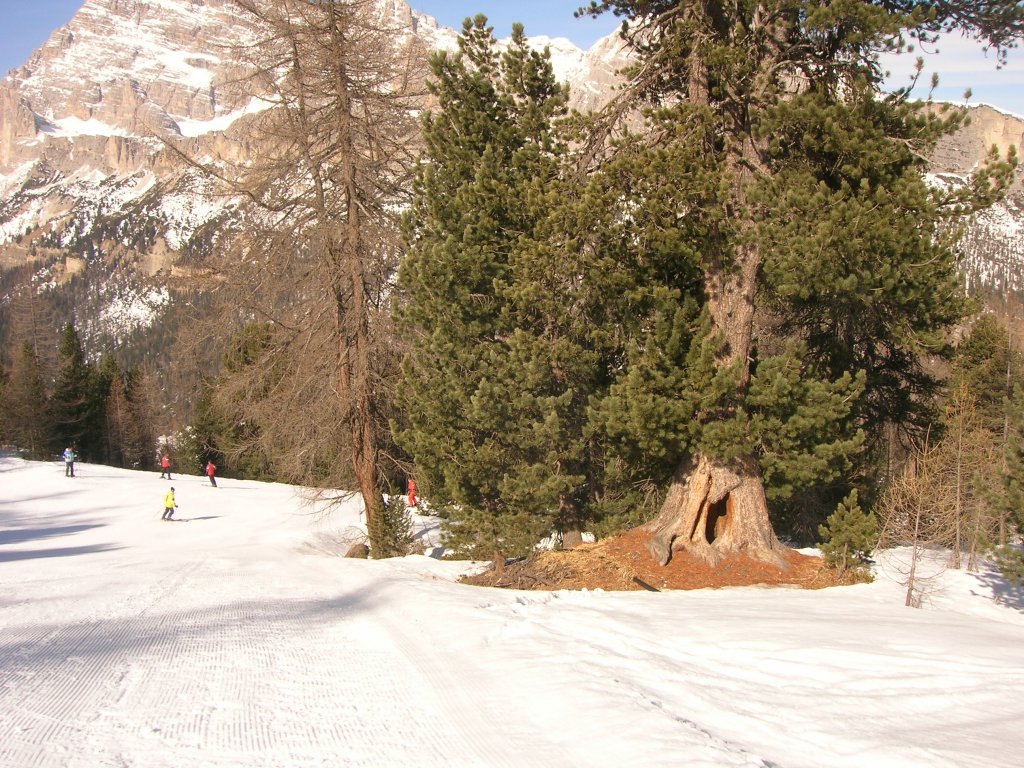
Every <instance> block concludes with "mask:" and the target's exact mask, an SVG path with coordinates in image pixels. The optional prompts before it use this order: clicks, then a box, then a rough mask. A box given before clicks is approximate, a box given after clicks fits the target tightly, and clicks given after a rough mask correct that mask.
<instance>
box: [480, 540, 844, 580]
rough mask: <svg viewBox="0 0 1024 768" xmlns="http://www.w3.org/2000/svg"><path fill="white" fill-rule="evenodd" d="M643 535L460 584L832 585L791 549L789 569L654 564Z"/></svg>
mask: <svg viewBox="0 0 1024 768" xmlns="http://www.w3.org/2000/svg"><path fill="white" fill-rule="evenodd" d="M647 540H648V534H647V533H646V532H645V531H643V530H642V529H639V528H637V529H634V530H632V531H629V532H627V533H625V534H623V535H621V536H618V537H616V538H613V539H604V540H602V541H599V542H597V543H596V544H584V545H582V546H580V547H577V548H576V549H571V550H562V551H555V552H542V553H540V554H539V555H537V556H536V557H534V558H530V559H529V560H525V561H522V562H516V563H511V564H509V565H507V566H506V567H505V572H504V573H503V574H498V573H497V572H496V571H495V570H494V569H489V570H487V571H484V572H483V573H480V574H476V575H474V576H467V577H465V578H463V579H462V581H463V582H464V583H467V584H474V585H477V586H487V587H509V588H512V589H537V590H553V589H604V590H608V591H611V590H618V591H622V590H642V589H647V590H657V591H661V590H669V589H703V588H706V587H739V586H750V585H754V584H764V585H768V586H788V587H802V588H804V589H821V588H823V587H831V586H836V585H837V584H838V583H840V582H839V581H837V579H836V577H835V574H834V572H832V571H831V570H829V569H828V568H826V567H825V565H824V563H823V562H822V560H821V558H818V557H810V556H807V555H802V554H800V553H799V552H796V551H795V550H792V549H787V550H785V551H783V552H782V556H783V559H785V561H786V562H787V563H789V568H787V569H785V570H782V569H779V568H776V567H775V566H773V565H769V564H768V563H763V562H761V561H759V560H755V559H753V558H751V557H749V556H747V555H742V554H740V555H734V556H732V557H730V558H727V559H726V560H723V561H722V562H721V563H719V564H718V565H717V566H716V567H714V568H712V567H710V566H708V565H707V564H706V563H704V562H703V561H702V560H700V559H698V558H694V557H692V556H690V555H687V554H684V553H681V552H676V553H675V554H673V556H672V559H671V560H670V561H669V563H668V565H665V566H661V565H659V564H658V563H657V562H656V561H655V560H654V558H653V557H651V554H650V553H649V552H648V551H647Z"/></svg>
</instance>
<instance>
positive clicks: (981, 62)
mask: <svg viewBox="0 0 1024 768" xmlns="http://www.w3.org/2000/svg"><path fill="white" fill-rule="evenodd" d="M0 2H3V5H4V6H5V7H4V9H3V17H2V19H3V23H2V24H0V74H3V73H6V72H7V70H9V69H11V68H12V67H16V66H19V65H20V64H23V63H24V62H25V61H26V60H27V59H28V57H29V55H30V54H31V53H32V51H33V50H35V49H36V48H38V47H39V46H40V45H42V44H43V42H45V40H46V39H47V38H48V37H49V35H50V33H51V32H52V31H53V30H55V29H57V28H58V27H60V26H62V25H64V24H66V23H67V22H68V21H69V20H70V19H71V17H72V16H73V15H74V14H75V11H77V10H78V9H79V8H80V7H81V6H82V3H83V0H0ZM411 4H412V5H413V7H415V8H416V9H417V10H419V11H422V12H423V13H427V14H430V15H431V16H433V17H434V18H435V19H437V20H438V21H439V22H440V23H441V24H444V25H446V26H449V27H452V28H454V29H459V28H460V27H461V26H462V20H463V19H464V18H465V17H466V16H472V15H474V14H476V13H484V14H486V15H487V17H488V19H489V20H490V22H491V24H492V25H493V26H494V28H495V33H496V34H497V35H498V36H499V37H504V36H506V35H507V34H508V33H509V32H510V31H511V28H512V24H513V22H516V21H521V22H522V23H523V24H524V25H525V26H526V33H527V34H528V35H547V36H549V37H559V36H561V37H568V38H569V39H570V40H572V41H573V42H574V43H576V44H577V45H578V46H580V47H581V48H588V47H589V46H590V45H591V44H592V43H593V42H594V41H595V40H596V39H598V38H599V37H602V36H603V35H605V34H608V33H609V32H611V31H612V30H613V29H614V28H615V27H616V26H617V23H616V20H615V19H614V17H612V16H610V15H609V16H605V17H602V18H600V19H598V20H597V21H594V20H592V19H589V18H583V19H575V18H573V11H574V10H575V9H576V8H577V7H579V6H580V5H583V4H584V3H583V1H582V0H412V3H411ZM922 53H926V55H925V66H926V73H927V74H926V75H925V77H924V78H922V83H923V84H924V87H919V88H918V91H916V92H915V93H916V94H917V95H919V96H922V97H923V96H924V95H925V90H924V88H926V87H927V85H928V83H929V82H930V80H931V73H932V72H937V73H938V74H939V81H940V87H939V89H938V90H937V91H936V93H935V98H936V99H941V100H949V101H960V100H961V98H962V96H963V93H964V91H965V90H966V89H967V88H968V87H969V88H971V90H972V91H973V96H972V98H971V102H972V103H987V104H992V105H994V106H997V107H1000V108H1001V109H1004V110H1006V111H1009V112H1013V113H1014V114H1017V115H1021V116H1024V51H1022V50H1019V49H1018V50H1014V51H1011V52H1010V63H1009V65H1008V66H1007V67H1005V68H1004V69H1002V70H996V67H995V59H994V57H993V56H992V54H989V55H988V56H987V57H986V55H985V54H984V53H982V51H981V50H980V49H979V48H978V46H977V45H974V44H964V43H962V42H961V41H959V40H950V41H946V42H944V43H943V44H942V45H941V46H940V47H939V50H938V52H934V51H929V52H922ZM913 58H914V57H913V56H911V57H905V58H904V63H896V64H892V65H890V69H891V70H892V71H893V73H894V76H893V79H892V81H891V82H893V83H894V84H903V83H904V82H905V81H906V76H907V74H909V72H910V70H911V69H912V67H913Z"/></svg>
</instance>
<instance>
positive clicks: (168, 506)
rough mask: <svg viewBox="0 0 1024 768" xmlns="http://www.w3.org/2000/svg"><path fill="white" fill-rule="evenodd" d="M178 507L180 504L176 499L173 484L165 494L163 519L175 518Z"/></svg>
mask: <svg viewBox="0 0 1024 768" xmlns="http://www.w3.org/2000/svg"><path fill="white" fill-rule="evenodd" d="M177 508H178V504H177V503H176V502H175V501H174V486H173V485H172V486H171V490H169V491H168V492H167V493H165V494H164V516H163V517H162V518H160V519H161V520H173V519H174V510H176V509H177Z"/></svg>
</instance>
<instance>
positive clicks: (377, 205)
mask: <svg viewBox="0 0 1024 768" xmlns="http://www.w3.org/2000/svg"><path fill="white" fill-rule="evenodd" d="M236 3H237V5H238V6H239V7H240V8H242V9H243V10H245V11H246V12H248V13H249V14H251V15H252V17H253V18H254V19H255V20H257V21H258V23H259V25H260V28H262V29H263V30H264V32H265V34H264V36H263V37H262V39H260V41H259V44H258V45H249V46H246V47H245V48H244V49H242V50H239V51H238V52H237V56H236V57H235V58H236V60H237V61H238V62H239V64H240V65H247V66H248V67H249V70H250V72H251V77H252V78H253V79H254V81H255V82H257V83H258V84H259V87H260V91H261V92H263V93H267V94H270V95H269V96H268V100H270V101H271V102H272V103H273V104H274V107H275V108H274V109H268V110H265V111H263V112H261V113H258V114H256V115H253V116H251V117H250V118H249V121H250V122H249V125H250V127H251V129H252V131H253V135H254V136H258V137H259V143H260V146H261V151H260V152H259V153H257V155H256V157H255V158H254V159H253V160H252V161H251V162H247V163H246V164H244V165H238V164H232V163H231V162H229V161H227V160H224V159H221V158H216V157H214V158H204V160H203V162H202V163H200V161H199V160H194V161H193V162H195V164H196V165H197V166H200V167H202V168H203V169H204V170H205V171H206V172H207V173H209V174H210V175H211V177H213V178H216V179H218V180H219V181H220V182H221V183H222V185H223V189H222V191H223V192H224V193H226V194H232V195H234V196H235V197H236V198H237V199H240V200H243V201H244V205H243V206H242V207H241V208H240V209H239V211H240V217H241V218H240V219H239V221H238V222H237V224H236V225H235V227H234V230H233V232H232V236H231V237H230V239H229V241H230V242H227V240H228V238H225V242H222V247H220V248H219V250H218V251H217V252H216V253H214V254H212V255H211V257H210V258H211V263H214V264H215V265H216V266H217V268H218V271H219V272H220V273H221V274H222V275H223V276H224V279H223V280H222V281H220V282H219V283H218V285H217V287H216V289H215V290H214V291H213V293H212V298H211V302H212V303H213V304H214V306H215V307H216V308H217V312H218V314H216V320H215V321H214V322H213V323H211V324H210V325H211V326H212V327H213V328H215V329H217V332H218V333H219V334H222V335H224V332H225V329H228V332H227V334H226V336H227V339H226V343H225V342H221V346H222V348H223V349H224V354H223V357H222V365H221V368H220V371H219V373H218V374H217V375H216V376H214V377H211V378H209V379H208V380H207V381H206V382H205V384H204V387H203V389H202V393H201V394H202V397H201V400H200V406H199V407H198V408H197V410H196V415H195V418H194V420H193V424H192V425H191V427H190V430H191V431H190V433H189V434H190V436H191V437H190V439H192V440H196V441H198V442H199V443H200V444H202V445H205V446H209V447H211V448H215V449H216V450H218V451H220V452H222V453H223V454H224V455H225V456H226V457H227V460H228V461H229V463H232V464H233V465H235V466H238V467H244V468H245V470H244V471H245V472H247V473H249V474H251V475H253V476H259V477H266V478H274V479H282V480H287V481H290V482H296V483H300V484H303V485H307V486H311V487H322V488H346V487H347V488H352V489H353V490H354V491H356V492H358V493H359V494H360V495H361V496H362V499H363V501H364V503H365V506H366V513H367V526H368V533H369V539H370V546H371V550H372V552H373V554H374V556H378V557H379V556H386V555H388V554H391V553H393V552H394V551H395V547H394V545H393V541H394V537H393V536H392V535H391V527H392V526H393V525H394V524H395V523H394V521H395V520H397V519H399V518H397V517H396V516H394V515H389V513H388V506H387V504H386V503H385V496H386V495H387V494H389V493H390V494H394V493H395V492H396V491H400V490H401V489H402V487H403V485H404V483H405V481H406V480H407V479H408V478H410V477H412V478H415V480H416V482H417V484H418V486H419V488H420V491H421V493H422V494H423V495H424V496H425V497H426V498H428V499H429V501H430V504H431V509H432V511H434V512H436V513H438V514H439V515H441V516H442V517H443V518H444V520H445V526H446V531H447V534H448V536H449V544H450V546H451V547H452V548H453V549H455V550H458V551H461V552H463V553H465V554H467V555H471V556H476V557H492V558H493V559H494V561H495V563H496V564H500V563H502V562H504V560H505V559H506V558H507V557H510V556H521V555H526V554H528V553H529V552H530V551H532V549H533V548H534V547H535V546H536V545H537V543H538V541H540V540H541V539H544V538H546V537H548V536H551V535H552V534H554V535H555V536H561V537H565V538H566V539H569V538H572V537H576V536H578V534H579V533H580V532H581V531H584V530H588V531H593V532H596V533H597V534H598V535H611V534H614V533H615V532H617V531H621V530H623V529H625V528H627V527H633V526H644V527H645V529H646V531H647V532H648V534H649V540H650V549H651V554H652V556H653V557H655V558H657V559H658V560H659V561H661V562H663V563H664V562H667V561H668V560H669V559H670V558H671V557H672V556H673V554H674V553H676V552H679V551H686V552H688V553H691V554H694V555H696V556H699V557H702V558H704V559H705V560H708V561H710V562H717V561H719V560H721V559H722V558H725V557H728V556H729V555H731V554H733V553H736V552H744V553H746V554H750V555H752V556H754V557H758V558H761V559H763V560H766V561H769V562H774V563H779V564H781V562H782V560H781V554H780V553H781V552H782V550H783V547H782V545H781V544H780V542H779V539H778V538H777V533H784V534H786V535H787V536H788V537H790V538H792V539H795V540H799V541H810V540H814V539H817V538H819V537H824V538H825V539H827V542H828V543H829V545H830V549H829V551H830V553H831V556H833V558H834V559H835V561H836V562H837V563H848V562H856V561H857V559H858V558H859V557H862V556H864V553H865V551H866V550H869V549H870V547H869V546H867V545H866V544H865V541H866V540H867V539H871V538H872V537H877V534H876V533H875V532H874V531H876V530H878V529H881V531H882V532H883V533H884V534H885V536H886V537H888V538H887V540H888V541H904V540H907V537H908V536H909V535H910V532H912V533H914V535H915V538H914V539H913V541H915V542H921V541H925V540H926V537H925V532H927V531H932V534H929V535H932V537H933V539H934V541H937V542H939V541H941V543H942V544H944V545H946V546H950V547H951V548H955V550H956V552H957V553H960V552H965V553H967V556H968V557H970V556H971V553H972V552H973V553H978V552H981V551H987V550H988V549H989V548H990V547H991V546H993V545H999V544H1002V545H1008V544H1010V543H1012V542H1013V541H1014V537H1015V536H1017V535H1019V532H1020V526H1021V520H1020V514H1021V511H1020V510H1021V506H1020V504H1019V503H1018V500H1019V490H1018V485H1019V477H1020V475H1019V468H1020V460H1021V454H1020V450H1021V448H1020V446H1021V440H1020V435H1021V431H1022V429H1024V425H1022V423H1021V408H1020V399H1021V394H1020V387H1019V386H1018V381H1019V372H1020V371H1019V367H1020V360H1019V357H1018V355H1017V354H1016V353H1015V352H1014V351H1013V348H1012V344H1011V343H1010V341H1011V340H1010V335H1009V332H1008V331H1007V330H1006V329H1005V328H1003V327H1001V326H1000V325H999V324H998V323H997V322H995V320H994V318H992V317H991V316H986V317H982V318H981V319H979V320H978V321H977V322H975V323H974V325H973V330H972V332H971V334H970V336H969V338H968V340H967V341H966V342H964V343H962V344H961V345H960V346H959V350H958V349H957V348H956V346H955V345H953V344H952V343H951V342H950V339H951V331H952V329H953V328H954V327H957V326H959V325H961V324H963V323H964V322H965V321H966V319H967V318H969V317H971V316H972V314H974V313H975V312H976V309H977V307H975V306H974V305H973V303H972V302H971V301H970V300H969V299H968V298H967V296H966V295H965V293H964V291H963V288H962V285H961V279H960V276H959V274H958V270H957V258H956V250H955V246H956V222H957V221H958V220H961V219H962V218H963V217H964V216H967V215H970V214H972V213H974V212H976V211H978V210H980V209H982V208H983V207H985V206H987V205H990V204H991V203H992V202H993V201H994V200H996V199H998V197H999V196H1000V195H1001V194H1002V193H1003V192H1004V191H1005V189H1006V188H1007V186H1008V184H1009V182H1010V179H1011V178H1012V174H1013V172H1014V169H1015V166H1016V158H1015V156H1010V157H1006V158H1001V157H999V156H998V155H997V154H995V153H993V154H992V156H991V157H990V161H989V162H988V164H986V165H985V166H984V167H983V168H981V169H980V170H979V171H978V172H977V173H976V174H975V175H974V177H973V178H972V180H971V183H970V184H969V185H967V186H965V187H962V188H957V189H952V188H938V187H934V186H929V185H928V184H927V183H926V181H925V178H924V174H925V171H926V163H925V160H924V158H926V157H928V156H929V153H930V150H931V148H933V147H934V146H935V143H936V141H937V140H938V139H939V138H940V137H942V136H944V135H946V134H948V133H949V132H951V131H953V130H955V129H956V128H957V127H958V126H959V125H961V124H962V121H963V120H964V119H965V118H964V114H963V112H962V111H959V110H955V109H951V110H946V111H942V110H926V109H922V108H921V105H919V104H916V103H914V102H911V101H910V98H909V96H910V89H909V88H908V89H904V90H898V91H896V92H894V93H890V94H884V93H882V92H881V84H882V82H883V76H884V73H883V72H882V71H881V69H880V65H879V64H878V62H877V59H876V55H877V54H878V53H880V52H884V51H886V50H893V49H898V48H901V47H903V46H904V45H905V44H906V40H908V39H910V40H915V41H921V42H928V41H931V40H934V38H935V36H936V35H937V34H938V33H940V32H942V31H946V30H949V29H957V30H962V31H964V32H965V33H967V34H968V35H971V36H973V37H975V38H978V39H980V40H982V41H985V42H987V43H988V44H990V45H992V46H993V47H994V48H995V49H996V50H997V51H1000V52H1004V51H1005V49H1006V47H1008V46H1012V45H1014V44H1015V43H1016V42H1017V41H1019V39H1020V37H1021V34H1022V30H1024V9H1022V8H1021V6H1020V5H1019V4H1017V3H1013V2H1008V1H1007V0H1001V1H1000V2H995V3H989V4H985V5H984V6H982V7H975V5H974V4H961V3H954V4H947V5H943V6H941V7H935V5H934V4H932V3H924V2H916V1H915V0H907V2H899V3H893V2H889V1H888V0H885V1H884V2H883V1H881V0H874V1H871V0H857V2H853V3H845V4H838V5H837V4H835V3H829V2H820V1H819V0H798V1H797V2H788V1H787V2H769V1H765V2H755V3H745V4H738V5H737V4H722V3H705V2H691V1H689V0H678V1H672V2H669V1H667V0H666V1H665V2H653V3H652V2H647V1H646V0H645V1H644V2H639V0H605V1H604V2H592V3H591V4H590V5H589V6H588V7H587V8H585V9H581V12H583V13H591V14H595V15H596V14H602V13H613V14H615V15H617V16H619V17H621V18H622V19H623V21H624V24H623V28H622V35H623V38H624V40H625V41H626V43H627V45H628V46H629V47H630V48H631V50H632V51H633V53H634V54H635V62H636V63H635V64H634V65H633V66H632V67H631V68H630V69H629V70H628V71H627V72H626V73H625V74H626V78H627V84H626V85H625V86H624V87H623V88H622V89H621V90H620V91H619V92H618V94H617V96H616V98H615V99H614V100H613V101H612V103H611V104H610V105H609V107H608V108H607V109H605V110H603V111H602V112H601V113H598V114H594V115H579V114H575V113H571V112H570V111H569V110H568V108H567V93H566V89H565V87H564V86H563V85H562V84H560V83H558V82H557V80H556V78H555V76H554V73H553V70H552V66H551V62H550V59H549V57H548V56H547V55H546V54H545V53H543V52H538V51H535V50H533V49H532V48H531V47H530V46H529V45H528V44H527V40H526V37H525V33H524V30H523V28H522V27H521V26H520V25H516V26H514V27H513V30H512V36H511V38H510V40H509V42H508V44H507V45H506V46H499V45H498V44H497V42H496V40H495V38H494V34H493V30H492V29H491V28H490V27H489V26H488V24H487V20H486V18H485V17H483V16H476V17H475V18H473V19H467V20H466V21H465V23H464V25H463V28H462V31H461V34H460V36H459V41H458V49H457V50H455V51H442V52H436V53H434V54H432V55H431V56H430V57H429V59H427V60H428V61H429V71H423V70H422V67H421V62H422V61H424V59H425V57H424V52H423V51H422V50H418V49H416V45H417V42H416V41H415V40H414V39H411V38H410V37H409V36H406V35H400V34H398V30H393V29H389V28H388V26H387V25H386V24H382V23H381V19H380V18H378V17H375V16H374V13H377V12H379V9H377V6H376V5H375V4H373V3H369V2H366V0H353V2H349V3H308V2H304V0H282V2H278V3H273V4H270V3H266V2H262V1H261V0H236ZM375 9H377V10H376V11H375ZM854 9H856V11H857V13H853V10H854ZM836 14H840V16H837V15H836ZM424 101H426V102H427V103H429V104H430V105H431V107H430V108H429V109H427V110H425V111H424V112H423V114H422V117H421V119H420V120H419V121H418V123H417V121H416V120H415V119H414V117H413V116H414V115H415V114H416V112H417V110H418V108H419V107H420V105H422V104H423V103H424ZM207 343H210V344H214V343H218V342H217V341H216V340H215V339H209V340H208V342H207ZM983 371H988V372H989V374H992V373H993V372H994V371H998V372H999V376H998V377H995V378H991V376H987V375H985V374H983V373H982V372H983ZM993 375H994V374H993ZM979 457H985V460H984V461H982V459H981V458H979ZM979 462H980V463H979ZM925 478H927V480H925ZM915 483H916V484H917V485H916V487H917V488H919V489H920V488H924V487H926V485H928V486H930V487H932V488H936V489H937V488H940V487H941V488H942V489H944V492H943V495H942V496H941V497H940V496H939V494H937V493H936V494H934V495H933V496H934V498H932V499H930V500H928V503H929V504H930V506H927V508H926V505H925V501H926V499H924V498H923V497H918V498H917V501H913V499H914V498H915V497H914V495H913V491H914V487H915V485H914V484H915ZM946 491H948V493H946ZM939 498H941V499H943V501H941V503H940V502H938V499H939ZM907 499H911V501H909V502H908V501H907ZM876 520H877V522H875V521H876ZM928 540H931V539H928ZM1004 552H1005V553H1006V554H1007V556H1009V555H1010V554H1011V553H1012V551H1011V550H1004ZM958 556H959V555H958ZM851 558H852V560H851ZM1007 562H1008V563H1011V561H1010V560H1008V561H1007ZM1007 567H1008V568H1009V567H1010V566H1009V565H1008V566H1007Z"/></svg>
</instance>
